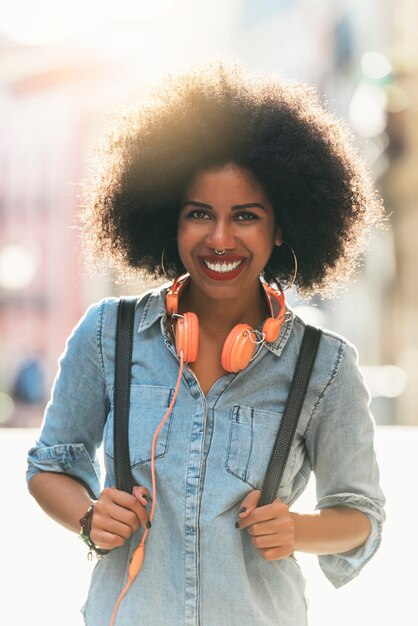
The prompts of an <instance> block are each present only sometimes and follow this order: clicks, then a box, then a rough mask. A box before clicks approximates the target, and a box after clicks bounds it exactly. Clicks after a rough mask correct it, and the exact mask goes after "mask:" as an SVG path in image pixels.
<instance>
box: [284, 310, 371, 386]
mask: <svg viewBox="0 0 418 626" xmlns="http://www.w3.org/2000/svg"><path fill="white" fill-rule="evenodd" d="M308 323H309V324H310V325H312V326H315V327H316V328H318V330H320V331H321V338H320V342H319V347H318V352H317V356H316V365H315V369H316V372H317V376H318V378H322V379H323V380H322V381H321V382H322V384H324V382H325V380H326V382H327V384H328V385H329V384H331V383H332V382H333V381H334V379H335V378H336V377H337V375H338V374H339V372H341V371H344V374H345V376H351V375H354V373H356V376H357V372H358V361H359V353H358V350H357V348H356V346H355V345H354V344H353V343H352V342H351V341H350V340H349V339H348V338H347V337H345V336H344V335H342V334H340V333H337V332H335V331H333V330H331V329H329V328H324V327H321V326H318V325H316V324H315V323H313V324H311V323H310V322H307V321H306V320H304V319H302V317H300V316H299V315H298V314H296V313H295V314H294V317H293V328H292V333H291V335H293V340H294V341H295V342H296V344H297V346H298V347H299V348H300V345H301V343H302V338H303V334H304V331H305V328H306V326H307V324H308ZM318 382H319V381H318Z"/></svg>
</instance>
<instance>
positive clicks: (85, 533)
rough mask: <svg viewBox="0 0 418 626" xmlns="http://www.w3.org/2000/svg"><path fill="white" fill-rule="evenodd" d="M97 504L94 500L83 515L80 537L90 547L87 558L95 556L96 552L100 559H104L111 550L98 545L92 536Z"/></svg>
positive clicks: (80, 521)
mask: <svg viewBox="0 0 418 626" xmlns="http://www.w3.org/2000/svg"><path fill="white" fill-rule="evenodd" d="M95 504H96V503H95V502H92V504H91V505H90V506H89V508H88V509H87V511H86V512H85V514H84V515H83V517H81V518H80V520H79V524H80V537H81V539H82V540H83V541H84V543H85V544H86V545H87V547H88V548H89V551H88V554H87V558H89V559H91V558H92V557H93V553H95V555H96V556H97V558H98V559H103V558H104V557H106V555H107V554H109V550H104V549H103V548H99V547H98V546H96V544H95V543H94V541H93V540H92V538H91V536H90V533H91V525H92V522H93V514H94V506H95Z"/></svg>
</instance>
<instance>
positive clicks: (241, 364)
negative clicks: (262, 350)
mask: <svg viewBox="0 0 418 626" xmlns="http://www.w3.org/2000/svg"><path fill="white" fill-rule="evenodd" d="M251 332H253V329H252V328H251V326H249V325H248V324H237V325H236V326H234V328H233V329H232V330H231V332H230V333H229V335H228V337H227V338H226V340H225V343H224V347H223V349H222V355H221V363H222V367H223V368H224V370H225V371H227V372H239V371H240V370H243V369H245V368H246V367H247V365H248V364H249V362H250V361H251V357H252V356H253V354H254V349H255V345H254V343H253V341H252V340H251V334H250V333H251Z"/></svg>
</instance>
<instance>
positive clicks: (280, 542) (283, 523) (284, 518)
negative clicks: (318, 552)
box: [236, 489, 295, 561]
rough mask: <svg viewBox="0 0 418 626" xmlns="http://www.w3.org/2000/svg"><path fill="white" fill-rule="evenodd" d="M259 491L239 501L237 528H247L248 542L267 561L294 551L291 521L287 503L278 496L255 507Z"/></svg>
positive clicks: (292, 523) (283, 556)
mask: <svg viewBox="0 0 418 626" xmlns="http://www.w3.org/2000/svg"><path fill="white" fill-rule="evenodd" d="M260 495H261V492H260V491H259V490H258V489H255V490H254V491H250V493H249V494H248V495H247V496H246V498H244V500H243V501H242V502H241V507H240V509H239V510H240V513H239V514H238V522H237V523H236V526H237V528H240V529H241V530H243V529H245V528H246V529H247V532H248V534H249V535H250V536H251V542H252V543H253V545H254V546H255V547H256V548H258V550H259V551H260V554H261V556H262V557H263V558H264V559H266V560H267V561H274V560H278V559H284V558H286V557H288V556H290V555H291V554H292V553H293V551H294V541H295V533H294V522H293V518H292V517H291V515H290V513H289V507H288V506H287V504H285V503H284V502H282V501H281V500H280V499H279V498H277V499H276V500H275V501H274V502H273V503H272V504H267V505H266V506H261V507H259V508H257V503H258V501H259V499H260Z"/></svg>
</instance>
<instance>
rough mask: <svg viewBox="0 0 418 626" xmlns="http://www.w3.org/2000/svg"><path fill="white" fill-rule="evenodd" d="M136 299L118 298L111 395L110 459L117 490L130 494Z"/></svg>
mask: <svg viewBox="0 0 418 626" xmlns="http://www.w3.org/2000/svg"><path fill="white" fill-rule="evenodd" d="M135 305H136V299H132V298H129V299H128V298H121V299H120V301H119V306H118V320H117V325H116V346H115V382H114V392H113V404H114V409H113V410H114V413H113V458H114V463H115V481H116V488H117V489H121V490H122V491H127V492H128V493H132V489H133V486H134V483H133V478H132V473H131V464H130V459H129V401H130V388H131V367H132V343H133V342H132V340H133V330H134V317H135Z"/></svg>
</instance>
